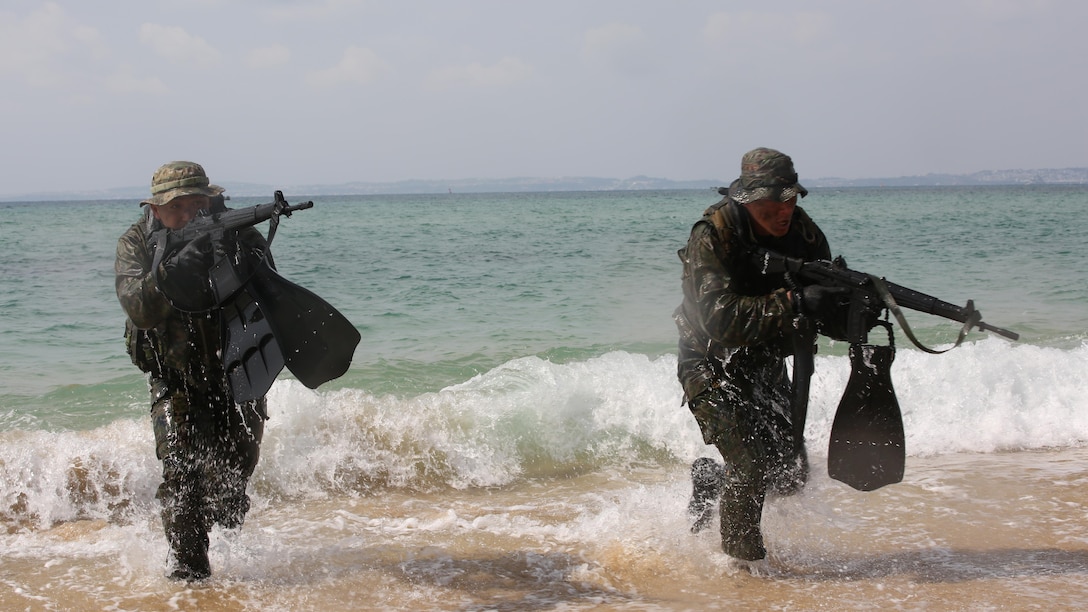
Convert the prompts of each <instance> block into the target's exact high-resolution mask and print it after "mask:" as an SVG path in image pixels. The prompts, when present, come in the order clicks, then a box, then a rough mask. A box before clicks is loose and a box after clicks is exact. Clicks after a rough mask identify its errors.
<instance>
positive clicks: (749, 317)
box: [673, 197, 831, 400]
mask: <svg viewBox="0 0 1088 612" xmlns="http://www.w3.org/2000/svg"><path fill="white" fill-rule="evenodd" d="M754 245H758V246H763V247H766V248H768V249H771V250H774V251H777V252H780V253H783V254H786V255H790V256H793V257H801V258H803V259H806V260H812V259H830V258H831V252H830V249H829V247H828V245H827V240H826V238H825V237H824V234H823V232H822V231H820V228H819V227H817V225H816V223H815V222H813V221H812V219H811V218H809V216H808V215H807V214H805V211H804V210H802V209H801V207H797V208H796V210H795V212H794V215H793V221H792V223H791V225H790V231H789V233H788V234H787V235H786V236H784V237H782V238H774V237H766V236H756V234H755V233H754V232H753V231H752V229H751V226H750V222H749V217H748V212H747V210H745V208H744V207H743V206H741V205H738V204H736V203H735V202H732V201H731V200H729V198H728V197H726V198H725V199H723V200H722V201H721V202H719V203H717V204H715V205H714V206H711V207H710V208H708V209H707V210H706V212H705V213H704V216H703V218H702V219H701V220H700V221H698V222H697V223H696V224H695V226H694V227H693V228H692V230H691V236H690V238H689V239H688V243H687V246H686V247H684V248H683V249H680V251H679V252H678V255H679V256H680V260H681V261H682V262H683V264H684V270H683V276H682V284H683V289H684V300H683V302H682V303H681V304H680V306H679V307H678V308H677V309H676V311H675V312H674V313H673V319H674V320H675V321H676V326H677V329H678V330H679V332H680V346H679V363H678V375H679V378H680V384H681V385H682V386H683V388H684V394H685V399H687V400H690V399H692V398H694V397H696V396H697V395H699V394H700V393H702V392H703V391H705V390H706V389H707V388H709V387H710V386H712V385H714V384H715V383H716V381H718V380H720V378H721V377H722V376H723V364H724V363H725V362H726V361H728V359H729V356H730V355H731V354H732V353H733V352H735V351H736V350H738V349H740V348H742V347H756V346H763V347H766V348H769V349H770V350H772V352H778V354H780V355H781V356H785V355H788V354H790V352H791V351H792V348H791V338H790V334H791V329H792V327H791V323H792V319H793V317H794V314H795V313H794V311H793V306H792V305H791V304H790V303H789V299H788V298H787V296H786V292H787V283H786V279H785V278H784V277H783V275H773V276H766V275H763V274H760V271H759V270H758V269H757V267H756V265H755V264H754V263H752V262H750V261H749V260H748V258H747V257H746V253H747V251H748V249H749V248H750V247H751V246H754Z"/></svg>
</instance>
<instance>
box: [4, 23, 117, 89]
mask: <svg viewBox="0 0 1088 612" xmlns="http://www.w3.org/2000/svg"><path fill="white" fill-rule="evenodd" d="M108 55H109V52H108V50H107V48H106V46H105V45H104V44H103V42H102V37H101V35H100V34H99V32H98V30H96V29H95V28H92V27H89V26H84V25H80V24H77V23H74V22H73V21H72V19H71V18H70V17H69V16H68V15H67V13H65V12H64V9H62V8H61V7H60V6H58V5H57V4H56V3H53V2H47V3H46V4H45V5H43V6H41V7H40V8H39V9H37V10H35V11H34V12H32V13H29V14H28V15H26V16H25V17H20V16H19V15H17V14H15V13H12V12H8V11H0V75H4V74H12V75H16V76H18V77H21V78H22V79H23V80H25V81H26V82H27V83H29V84H30V85H33V86H38V87H43V86H52V85H57V84H59V83H62V82H64V81H65V80H67V78H69V77H70V76H71V73H72V69H71V68H70V67H66V63H68V64H71V63H76V64H79V63H81V62H83V61H86V60H92V61H94V60H100V59H103V58H105V57H106V56H108ZM75 72H76V73H79V72H82V69H80V70H76V71H75Z"/></svg>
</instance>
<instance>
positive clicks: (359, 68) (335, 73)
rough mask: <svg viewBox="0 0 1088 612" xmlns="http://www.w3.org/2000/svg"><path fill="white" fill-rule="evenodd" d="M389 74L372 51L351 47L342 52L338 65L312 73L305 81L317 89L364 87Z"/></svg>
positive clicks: (384, 65)
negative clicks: (341, 86)
mask: <svg viewBox="0 0 1088 612" xmlns="http://www.w3.org/2000/svg"><path fill="white" fill-rule="evenodd" d="M389 72H392V67H390V65H389V64H388V63H387V62H386V61H385V60H383V59H382V58H380V57H378V54H377V53H375V52H374V51H373V50H371V49H367V48H365V47H356V46H354V45H353V46H350V47H348V48H347V49H345V50H344V56H343V57H342V58H341V59H340V63H339V64H337V65H335V66H333V67H331V68H325V69H323V70H318V71H317V72H313V73H311V74H310V75H309V76H308V77H307V78H306V80H307V81H308V82H309V83H310V84H312V85H316V86H319V87H333V86H336V85H340V84H341V83H348V84H350V83H355V84H360V85H366V84H368V83H372V82H374V81H375V80H376V79H378V78H379V77H380V76H382V75H383V74H385V73H389Z"/></svg>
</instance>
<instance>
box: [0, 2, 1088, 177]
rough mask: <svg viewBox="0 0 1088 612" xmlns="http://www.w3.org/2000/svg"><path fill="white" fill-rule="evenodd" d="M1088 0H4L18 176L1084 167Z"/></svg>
mask: <svg viewBox="0 0 1088 612" xmlns="http://www.w3.org/2000/svg"><path fill="white" fill-rule="evenodd" d="M1086 26H1088V2H1084V1H1083V0H1049V1H1048V0H911V1H910V2H905V1H903V2H892V1H890V0H889V1H877V0H841V1H821V2H814V1H803V0H797V1H782V2H751V1H745V2H731V1H728V0H716V1H702V0H669V1H665V0H660V1H645V0H625V1H621V0H611V1H610V0H547V1H538V0H525V1H517V0H502V1H500V0H420V1H412V0H389V1H384V0H315V1H301V0H300V1H293V0H189V1H185V0H171V1H162V0H102V1H101V2H89V1H87V0H58V1H55V2H35V1H25V0H0V143H2V145H3V146H0V195H3V194H21V193H34V192H41V191H57V190H83V189H107V188H113V187H126V186H133V185H143V184H148V183H149V182H150V177H151V174H152V173H153V172H154V170H155V168H157V167H158V166H159V165H160V164H162V163H164V162H166V161H170V160H175V159H189V160H194V161H198V162H200V163H202V164H203V165H204V166H205V168H207V169H208V172H209V174H210V175H211V177H212V180H213V181H215V182H217V183H220V184H223V185H224V186H227V187H228V190H229V185H230V182H231V181H238V182H253V183H263V184H282V185H297V184H313V183H332V184H335V183H344V182H349V181H381V182H385V181H397V180H403V179H457V178H506V177H515V176H532V177H552V176H595V177H611V178H628V177H631V176H635V175H640V174H641V175H649V176H653V177H662V178H670V179H677V180H682V179H719V180H722V181H728V180H730V179H732V178H735V177H736V175H737V173H738V170H739V158H740V156H741V155H742V154H743V153H744V152H745V151H747V150H748V149H751V148H754V147H757V146H770V147H774V148H778V149H781V150H783V151H785V152H787V153H789V154H790V155H792V156H793V158H794V162H795V164H796V166H797V168H798V171H799V172H800V174H801V177H802V179H803V178H804V177H805V176H808V177H810V178H822V177H844V178H866V177H887V176H902V175H914V174H926V173H930V172H935V173H969V172H975V171H978V170H998V169H1016V168H1020V169H1033V168H1062V167H1083V166H1088V118H1086V113H1088V70H1086V68H1088V29H1086Z"/></svg>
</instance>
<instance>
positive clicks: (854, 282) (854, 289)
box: [755, 248, 1020, 354]
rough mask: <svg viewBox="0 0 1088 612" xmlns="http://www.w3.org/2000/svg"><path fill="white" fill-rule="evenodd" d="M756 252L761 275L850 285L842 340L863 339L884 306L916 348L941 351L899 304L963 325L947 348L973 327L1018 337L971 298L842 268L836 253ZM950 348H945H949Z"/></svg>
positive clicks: (855, 341) (805, 282)
mask: <svg viewBox="0 0 1088 612" xmlns="http://www.w3.org/2000/svg"><path fill="white" fill-rule="evenodd" d="M755 256H756V259H757V261H758V263H759V266H760V270H761V272H762V273H763V274H783V273H784V274H786V275H788V277H789V278H791V279H792V280H793V282H794V283H796V284H797V285H800V286H804V285H824V286H827V287H841V288H845V289H849V290H850V309H849V312H848V313H847V317H846V339H847V340H848V341H849V342H850V343H851V344H864V343H865V342H867V341H868V333H869V331H870V330H872V329H873V327H875V326H876V324H877V318H878V317H879V315H880V313H881V311H883V310H884V309H887V310H888V311H890V312H891V313H892V315H893V316H895V318H896V321H898V322H899V325H900V326H902V327H903V333H904V334H906V335H907V337H908V338H910V340H911V341H912V342H913V343H914V344H915V346H917V347H918V348H920V349H921V350H923V351H925V352H927V353H933V354H938V353H943V352H945V351H935V350H933V349H930V348H928V347H926V346H924V345H922V343H920V342H918V340H917V338H915V337H914V333H913V332H912V331H911V329H910V325H908V324H907V320H906V318H905V317H903V314H902V310H901V309H900V306H902V307H904V308H910V309H911V310H917V311H919V312H924V313H926V314H932V315H937V316H939V317H944V318H946V319H951V320H953V321H958V322H960V323H963V328H962V329H961V330H960V335H959V338H957V340H956V344H955V346H953V347H952V348H955V347H956V346H959V345H960V343H962V342H963V339H964V337H966V335H967V333H968V332H969V331H971V328H972V327H977V328H978V329H979V330H981V331H992V332H994V333H996V334H999V335H1001V336H1004V337H1006V338H1009V339H1010V340H1019V339H1020V334H1017V333H1016V332H1014V331H1010V330H1007V329H1002V328H1000V327H996V326H994V325H990V324H989V323H985V322H983V321H982V313H980V312H979V311H978V310H975V304H974V301H973V300H967V305H966V306H963V307H960V306H956V305H955V304H950V303H948V302H944V301H941V300H939V299H937V298H935V297H933V296H931V295H926V294H924V293H921V292H919V291H915V290H913V289H908V288H907V287H904V286H902V285H896V284H895V283H890V282H888V281H886V280H884V279H882V278H879V277H876V276H874V275H872V274H866V273H864V272H858V271H855V270H851V269H850V268H848V267H846V261H845V260H843V258H842V257H841V256H840V257H836V258H835V260H834V261H826V260H817V261H804V260H801V259H797V258H795V257H787V256H785V255H782V254H780V253H775V252H774V251H770V250H767V249H762V248H759V249H756V251H755ZM952 348H949V349H945V350H946V351H947V350H952Z"/></svg>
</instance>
